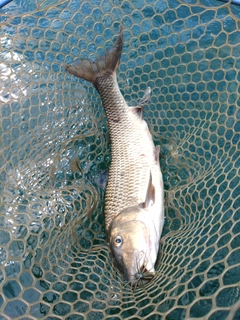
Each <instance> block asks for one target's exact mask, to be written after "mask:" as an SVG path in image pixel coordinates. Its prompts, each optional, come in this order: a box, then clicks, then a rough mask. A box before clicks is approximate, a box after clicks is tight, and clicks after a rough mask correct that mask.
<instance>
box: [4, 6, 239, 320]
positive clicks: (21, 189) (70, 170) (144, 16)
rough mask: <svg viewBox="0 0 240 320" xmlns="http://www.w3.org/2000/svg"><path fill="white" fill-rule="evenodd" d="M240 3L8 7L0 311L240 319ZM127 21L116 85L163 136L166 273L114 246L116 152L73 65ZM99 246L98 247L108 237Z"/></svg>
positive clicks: (93, 95)
mask: <svg viewBox="0 0 240 320" xmlns="http://www.w3.org/2000/svg"><path fill="white" fill-rule="evenodd" d="M239 18H240V7H238V6H234V5H230V4H226V3H223V2H220V1H215V0H169V1H167V0H159V1H155V0H134V1H120V0H88V1H85V0H82V1H80V0H72V1H53V0H52V1H50V0H49V1H47V0H46V1H41V0H35V1H34V0H31V1H24V0H19V1H17V0H16V1H15V2H11V3H10V4H9V5H7V6H6V7H4V8H3V9H1V10H0V22H1V23H0V48H1V49H0V118H1V124H0V136H1V139H0V146H1V148H0V192H1V198H0V266H1V267H0V319H1V320H3V319H16V318H18V319H22V320H23V319H24V320H25V319H38V318H43V319H68V320H70V319H71V320H76V319H113V320H117V319H143V318H144V319H153V320H154V319H168V320H180V319H197V318H198V319H199V318H200V319H208V320H214V319H218V320H219V319H220V320H223V319H228V320H232V319H234V320H237V319H240V286H239V283H240V236H239V234H240V221H239V220H240V219H239V218H240V213H239V211H238V209H239V207H240V206H239V205H240V200H239V194H240V189H239V149H238V147H239V129H240V124H239V118H240V111H239V106H240V99H239V93H240V86H239V80H240V31H239V27H240V22H239ZM119 22H121V23H122V24H123V27H124V49H123V55H122V58H121V64H120V67H119V70H118V82H119V86H120V88H121V90H122V92H123V94H124V96H125V98H126V100H127V102H128V103H129V105H134V104H136V102H137V101H138V100H139V99H140V98H141V97H142V96H143V94H144V91H145V90H146V88H147V87H148V86H149V87H151V89H152V94H151V101H150V103H149V104H148V106H147V107H146V108H145V110H144V118H145V119H146V120H147V122H148V124H149V127H150V129H151V132H152V134H153V137H154V141H155V142H156V143H158V144H160V145H161V166H162V171H163V175H164V183H165V208H166V221H165V225H164V233H163V238H162V240H161V257H160V261H159V263H158V265H157V273H156V276H155V278H154V281H151V282H150V283H149V284H147V285H146V286H144V287H141V288H136V289H135V290H132V289H131V288H130V287H129V286H128V285H126V282H125V280H124V279H123V277H122V275H121V274H120V273H119V272H118V270H117V269H116V267H115V266H114V264H113V260H112V257H111V255H110V253H109V251H108V250H107V248H106V237H105V230H104V217H103V199H104V188H105V182H106V178H107V168H108V166H109V162H110V148H109V147H110V146H109V137H108V128H107V123H106V117H105V114H104V110H103V108H102V105H101V101H100V99H99V96H98V94H97V92H96V91H95V89H94V88H93V87H92V85H90V84H88V83H86V82H84V81H82V80H79V79H77V78H75V77H73V76H71V75H69V74H67V73H66V72H65V70H64V68H63V65H64V64H70V63H72V61H73V60H74V59H76V58H79V57H81V58H94V57H96V55H99V54H102V53H103V52H104V50H105V48H110V47H111V46H112V43H113V41H114V39H115V37H116V35H117V33H118V30H119ZM95 245H96V246H95Z"/></svg>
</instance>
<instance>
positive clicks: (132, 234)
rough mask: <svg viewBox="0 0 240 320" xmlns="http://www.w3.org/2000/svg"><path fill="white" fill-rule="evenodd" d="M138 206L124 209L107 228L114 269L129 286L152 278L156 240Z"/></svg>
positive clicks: (156, 237)
mask: <svg viewBox="0 0 240 320" xmlns="http://www.w3.org/2000/svg"><path fill="white" fill-rule="evenodd" d="M144 211H145V210H144V209H143V208H141V207H139V206H135V207H130V208H127V209H125V210H123V211H122V212H121V213H120V214H119V215H118V216H117V217H116V218H115V219H113V221H112V223H111V226H110V230H109V231H110V232H109V236H110V248H111V251H112V253H113V256H114V258H115V260H116V263H117V266H118V268H119V269H120V271H122V272H123V274H124V277H125V279H126V280H127V281H128V282H129V284H130V285H132V286H136V285H137V284H138V283H146V282H148V281H149V280H150V279H151V278H152V277H153V276H154V272H155V269H154V265H155V262H156V259H157V254H158V246H159V239H158V236H157V234H156V232H155V228H154V225H153V224H152V223H151V220H150V219H148V220H146V218H145V217H146V212H144Z"/></svg>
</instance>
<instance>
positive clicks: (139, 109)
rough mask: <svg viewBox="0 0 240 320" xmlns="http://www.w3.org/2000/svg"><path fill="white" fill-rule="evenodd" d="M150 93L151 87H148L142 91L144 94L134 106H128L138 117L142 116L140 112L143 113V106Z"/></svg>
mask: <svg viewBox="0 0 240 320" xmlns="http://www.w3.org/2000/svg"><path fill="white" fill-rule="evenodd" d="M150 93H151V89H150V87H148V88H147V90H146V91H145V93H144V96H143V97H142V99H141V100H140V101H139V103H138V105H137V106H136V107H129V109H130V110H131V111H132V112H133V113H135V114H137V115H138V116H139V117H140V118H142V113H143V108H144V106H145V105H146V104H147V103H148V101H149V99H150Z"/></svg>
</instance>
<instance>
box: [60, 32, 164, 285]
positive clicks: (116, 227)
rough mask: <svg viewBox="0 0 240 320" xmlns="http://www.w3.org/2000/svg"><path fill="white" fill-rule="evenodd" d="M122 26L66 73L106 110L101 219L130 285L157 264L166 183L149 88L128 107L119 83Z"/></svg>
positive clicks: (142, 279) (144, 279)
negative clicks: (151, 124) (110, 41)
mask: <svg viewBox="0 0 240 320" xmlns="http://www.w3.org/2000/svg"><path fill="white" fill-rule="evenodd" d="M122 48H123V28H122V26H120V31H119V34H118V36H117V40H116V42H115V45H114V46H113V48H112V49H111V50H108V51H106V53H105V54H104V55H103V56H100V57H98V58H97V59H96V61H91V60H89V59H84V60H80V61H79V60H78V63H76V64H74V63H73V64H71V65H66V66H65V69H66V71H67V72H69V73H70V74H72V75H74V76H77V77H79V78H82V79H84V80H86V81H89V82H91V83H92V84H93V85H94V87H95V88H96V90H97V91H98V93H99V95H100V98H101V101H102V104H103V107H104V109H105V112H106V117H107V122H108V128H109V134H110V144H111V161H110V167H109V175H108V181H107V186H106V192H105V203H104V219H105V229H106V233H107V238H108V241H109V245H110V249H111V252H112V255H113V256H114V258H115V262H116V264H117V267H118V268H119V270H120V271H121V272H122V273H123V275H124V278H125V279H126V281H127V283H128V284H129V285H130V286H138V285H140V283H143V284H145V283H147V282H148V281H150V279H152V278H153V277H154V275H155V264H156V261H157V257H158V252H159V243H160V238H161V234H162V229H163V225H164V185H163V177H162V172H161V169H160V164H159V154H160V146H155V145H154V142H153V138H152V135H151V133H150V130H149V128H148V125H147V123H146V121H145V120H144V119H143V108H144V106H145V105H146V104H147V103H148V101H149V98H150V91H151V90H150V88H147V90H146V92H145V94H144V96H143V98H142V99H141V100H140V101H139V103H138V105H136V106H128V104H127V102H126V101H125V99H124V97H123V95H122V93H121V92H120V89H119V86H118V82H117V69H118V66H119V64H120V57H121V54H122Z"/></svg>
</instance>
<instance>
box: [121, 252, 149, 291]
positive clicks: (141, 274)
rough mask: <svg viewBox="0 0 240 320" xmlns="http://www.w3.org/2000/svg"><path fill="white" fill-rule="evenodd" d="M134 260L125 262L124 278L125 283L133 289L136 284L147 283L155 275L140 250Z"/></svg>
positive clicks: (144, 254)
mask: <svg viewBox="0 0 240 320" xmlns="http://www.w3.org/2000/svg"><path fill="white" fill-rule="evenodd" d="M135 256H137V258H135V259H134V260H132V259H131V260H130V259H129V256H128V259H126V260H125V264H124V276H125V279H126V280H127V282H128V283H129V284H130V285H131V286H132V287H135V286H137V285H138V284H140V285H143V284H146V283H147V282H149V281H150V280H151V279H152V278H153V277H154V275H155V272H154V266H152V265H151V262H150V261H149V260H148V259H147V255H146V253H145V252H144V251H143V250H142V251H139V252H138V253H137V255H135Z"/></svg>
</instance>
